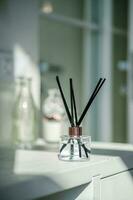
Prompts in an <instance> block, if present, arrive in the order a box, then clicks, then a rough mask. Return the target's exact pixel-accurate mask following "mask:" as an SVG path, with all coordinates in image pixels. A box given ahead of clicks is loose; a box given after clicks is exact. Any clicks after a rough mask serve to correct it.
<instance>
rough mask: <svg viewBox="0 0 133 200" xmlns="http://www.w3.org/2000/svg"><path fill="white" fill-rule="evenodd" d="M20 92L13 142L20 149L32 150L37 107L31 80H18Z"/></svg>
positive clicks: (15, 108)
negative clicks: (32, 92)
mask: <svg viewBox="0 0 133 200" xmlns="http://www.w3.org/2000/svg"><path fill="white" fill-rule="evenodd" d="M16 83H17V85H16V86H17V88H18V84H19V92H18V95H17V97H16V101H15V104H14V112H13V136H14V137H13V142H14V143H15V145H16V146H17V147H18V148H22V149H31V148H32V146H33V143H34V141H35V106H34V102H33V98H32V94H31V79H30V78H24V77H20V78H18V80H17V82H16Z"/></svg>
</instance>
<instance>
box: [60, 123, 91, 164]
mask: <svg viewBox="0 0 133 200" xmlns="http://www.w3.org/2000/svg"><path fill="white" fill-rule="evenodd" d="M90 144H91V137H90V136H82V127H69V135H63V136H61V139H60V150H59V154H58V157H59V159H60V160H64V161H87V160H89V159H90V153H91V147H90Z"/></svg>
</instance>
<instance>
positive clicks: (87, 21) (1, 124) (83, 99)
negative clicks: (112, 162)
mask: <svg viewBox="0 0 133 200" xmlns="http://www.w3.org/2000/svg"><path fill="white" fill-rule="evenodd" d="M132 10H133V1H132V0H67V1H66V0H1V1H0V140H1V142H3V141H4V142H5V143H8V142H9V141H10V139H11V137H12V109H13V105H14V99H15V98H14V81H15V79H16V77H18V76H23V77H31V78H32V95H33V99H34V103H35V107H36V110H37V111H38V119H37V120H36V123H37V126H38V137H41V135H42V128H41V127H42V125H41V124H42V114H41V113H42V106H43V101H44V99H45V98H46V96H47V91H48V90H49V89H50V88H57V84H56V81H55V76H56V75H59V77H60V80H61V83H62V87H63V88H64V93H65V96H66V97H67V98H68V96H69V82H68V79H69V77H72V78H73V81H74V88H75V94H76V101H77V107H78V113H79V115H80V113H81V112H82V110H83V108H84V106H85V105H86V103H87V101H88V98H89V96H90V94H91V92H92V91H93V89H94V87H95V85H96V83H97V81H98V79H99V78H100V77H105V78H106V83H105V84H104V86H103V88H102V89H101V92H100V93H99V94H98V97H97V98H96V99H95V101H94V102H93V105H92V106H91V108H90V110H89V112H88V114H87V116H86V118H85V120H84V133H85V134H89V135H91V137H92V140H93V141H105V142H123V143H133V134H132V130H133V123H132V121H133V37H132V34H133V12H132Z"/></svg>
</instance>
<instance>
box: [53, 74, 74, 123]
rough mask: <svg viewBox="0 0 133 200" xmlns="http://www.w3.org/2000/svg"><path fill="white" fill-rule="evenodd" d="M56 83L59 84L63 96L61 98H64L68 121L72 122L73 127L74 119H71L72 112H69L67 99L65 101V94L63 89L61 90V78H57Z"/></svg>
mask: <svg viewBox="0 0 133 200" xmlns="http://www.w3.org/2000/svg"><path fill="white" fill-rule="evenodd" d="M56 81H57V84H58V87H59V90H60V94H61V97H62V100H63V103H64V106H65V109H66V113H67V116H68V119H69V121H70V124H71V126H73V122H72V117H71V114H70V112H69V108H68V105H67V102H66V99H65V97H64V94H63V91H62V88H61V85H60V80H59V77H58V76H56Z"/></svg>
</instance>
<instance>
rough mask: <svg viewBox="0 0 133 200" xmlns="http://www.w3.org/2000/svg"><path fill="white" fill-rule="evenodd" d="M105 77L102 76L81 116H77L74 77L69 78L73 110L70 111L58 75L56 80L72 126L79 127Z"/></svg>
mask: <svg viewBox="0 0 133 200" xmlns="http://www.w3.org/2000/svg"><path fill="white" fill-rule="evenodd" d="M105 80H106V79H105V78H100V79H99V81H98V83H97V84H96V87H95V89H94V91H93V93H92V94H91V96H90V98H89V100H88V102H87V104H86V106H85V108H84V109H83V112H82V114H81V116H80V117H79V119H78V117H77V107H76V100H75V93H74V88H73V80H72V78H70V79H69V82H70V102H71V112H70V111H69V107H68V104H67V101H66V98H65V96H64V92H63V90H62V87H61V84H60V80H59V77H58V76H56V81H57V84H58V87H59V90H60V94H61V97H62V100H63V103H64V106H65V110H66V113H67V116H68V119H69V122H70V124H71V127H79V126H80V125H81V123H82V121H83V119H84V117H85V115H86V113H87V111H88V110H89V108H90V106H91V105H92V102H93V101H94V99H95V97H96V96H97V94H98V92H99V91H100V89H101V87H102V86H103V84H104V82H105Z"/></svg>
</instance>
